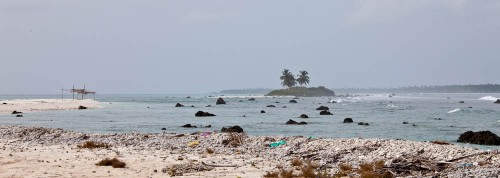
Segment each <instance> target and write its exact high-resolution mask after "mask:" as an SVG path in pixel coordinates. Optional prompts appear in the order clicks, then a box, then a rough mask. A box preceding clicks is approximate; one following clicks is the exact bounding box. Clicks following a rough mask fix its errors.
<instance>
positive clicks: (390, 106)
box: [387, 104, 399, 108]
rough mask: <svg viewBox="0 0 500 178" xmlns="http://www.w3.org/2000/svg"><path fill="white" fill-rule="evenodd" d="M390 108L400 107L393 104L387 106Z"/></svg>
mask: <svg viewBox="0 0 500 178" xmlns="http://www.w3.org/2000/svg"><path fill="white" fill-rule="evenodd" d="M387 107H388V108H399V106H396V105H393V104H389V105H387Z"/></svg>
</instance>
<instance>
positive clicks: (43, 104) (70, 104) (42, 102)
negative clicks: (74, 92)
mask: <svg viewBox="0 0 500 178" xmlns="http://www.w3.org/2000/svg"><path fill="white" fill-rule="evenodd" d="M79 106H85V107H87V108H88V109H94V108H98V107H99V102H98V101H95V100H91V99H84V100H72V99H64V100H62V99H29V100H21V99H19V100H2V101H0V114H10V113H12V112H13V111H18V112H23V113H28V112H36V111H49V110H75V109H78V107H79Z"/></svg>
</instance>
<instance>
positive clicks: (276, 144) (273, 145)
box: [269, 140, 286, 148]
mask: <svg viewBox="0 0 500 178" xmlns="http://www.w3.org/2000/svg"><path fill="white" fill-rule="evenodd" d="M284 144H286V142H285V140H281V141H277V142H273V143H270V144H269V147H271V148H272V147H277V146H280V145H284Z"/></svg>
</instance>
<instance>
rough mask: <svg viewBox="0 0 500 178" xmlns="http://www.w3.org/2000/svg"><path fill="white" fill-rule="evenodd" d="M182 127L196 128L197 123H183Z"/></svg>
mask: <svg viewBox="0 0 500 178" xmlns="http://www.w3.org/2000/svg"><path fill="white" fill-rule="evenodd" d="M181 127H185V128H196V126H195V125H191V124H186V125H183V126H181Z"/></svg>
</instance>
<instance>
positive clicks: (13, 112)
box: [12, 111, 23, 114]
mask: <svg viewBox="0 0 500 178" xmlns="http://www.w3.org/2000/svg"><path fill="white" fill-rule="evenodd" d="M22 113H23V112H18V111H12V114H22Z"/></svg>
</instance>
